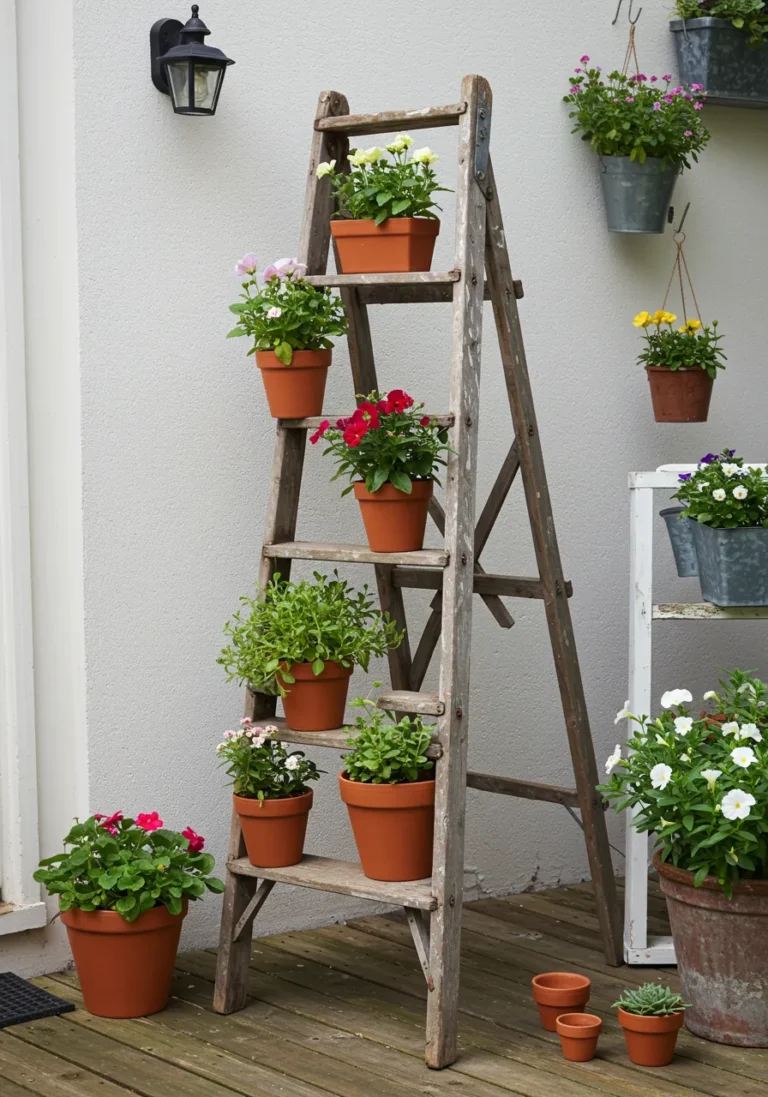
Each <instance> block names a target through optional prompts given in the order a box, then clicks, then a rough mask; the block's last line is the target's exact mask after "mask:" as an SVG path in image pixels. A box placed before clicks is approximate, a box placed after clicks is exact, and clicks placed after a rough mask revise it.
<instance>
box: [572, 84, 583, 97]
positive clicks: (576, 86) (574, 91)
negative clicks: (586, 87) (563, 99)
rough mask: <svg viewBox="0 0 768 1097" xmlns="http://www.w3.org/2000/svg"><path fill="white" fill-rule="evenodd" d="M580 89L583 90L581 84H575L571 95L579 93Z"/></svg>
mask: <svg viewBox="0 0 768 1097" xmlns="http://www.w3.org/2000/svg"><path fill="white" fill-rule="evenodd" d="M580 91H581V88H580V87H579V85H578V84H574V85H573V87H572V88H571V95H578V94H579V92H580Z"/></svg>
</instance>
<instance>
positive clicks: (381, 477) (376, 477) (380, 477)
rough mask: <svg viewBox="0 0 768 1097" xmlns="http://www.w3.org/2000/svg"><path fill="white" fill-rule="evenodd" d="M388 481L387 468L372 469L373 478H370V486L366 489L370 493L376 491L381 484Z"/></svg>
mask: <svg viewBox="0 0 768 1097" xmlns="http://www.w3.org/2000/svg"><path fill="white" fill-rule="evenodd" d="M388 479H389V469H388V468H377V469H374V472H373V476H372V477H371V480H370V486H369V487H368V490H369V491H370V492H374V491H378V490H379V488H380V487H381V486H382V484H386V482H387V480H388Z"/></svg>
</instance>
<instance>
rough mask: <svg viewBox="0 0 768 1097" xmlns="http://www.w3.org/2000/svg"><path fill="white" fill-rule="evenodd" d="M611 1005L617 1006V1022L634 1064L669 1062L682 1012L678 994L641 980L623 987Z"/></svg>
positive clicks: (655, 1065)
mask: <svg viewBox="0 0 768 1097" xmlns="http://www.w3.org/2000/svg"><path fill="white" fill-rule="evenodd" d="M613 1005H614V1008H618V1011H619V1024H620V1025H621V1027H622V1028H623V1029H624V1039H625V1040H626V1042H627V1051H628V1052H629V1057H630V1059H631V1060H632V1062H633V1063H636V1064H637V1066H640V1067H665V1066H666V1065H667V1063H671V1062H672V1059H673V1057H674V1054H675V1044H676V1043H677V1034H678V1032H679V1031H680V1028H681V1027H682V1024H683V1017H684V1015H685V1002H684V1001H683V999H682V998H681V997H680V995H679V994H673V993H672V991H671V990H670V989H669V987H662V986H660V985H659V984H658V983H644V984H643V985H642V986H641V987H635V988H634V990H625V991H624V993H623V994H622V995H621V997H620V998H619V1000H618V1001H617V1002H614V1003H613Z"/></svg>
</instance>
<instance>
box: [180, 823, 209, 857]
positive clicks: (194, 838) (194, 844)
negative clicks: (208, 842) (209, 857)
mask: <svg viewBox="0 0 768 1097" xmlns="http://www.w3.org/2000/svg"><path fill="white" fill-rule="evenodd" d="M181 836H182V838H186V839H187V841H188V842H189V851H190V853H202V851H203V849H204V848H205V838H203V836H202V834H197V833H195V831H194V830H192V827H187V828H186V830H182V832H181Z"/></svg>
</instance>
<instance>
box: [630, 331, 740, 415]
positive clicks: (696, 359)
mask: <svg viewBox="0 0 768 1097" xmlns="http://www.w3.org/2000/svg"><path fill="white" fill-rule="evenodd" d="M676 320H677V317H676V316H675V314H674V313H673V312H665V311H664V310H663V309H659V310H658V311H657V312H655V313H654V314H653V316H651V314H650V313H649V312H638V314H637V316H636V317H635V318H634V320H633V321H632V323H633V324H634V325H635V327H636V328H642V329H643V330H644V332H645V347H644V348H643V350H642V351H641V352H640V354H639V355H638V356H637V360H638V362H640V363H642V364H643V365H644V366H645V372H646V374H647V376H648V383H649V385H650V386H651V402H652V404H653V414H654V418H655V420H656V422H657V423H705V422H706V420H707V417H708V415H709V401H710V397H711V396H712V385H713V383H714V380H715V377H716V376H717V371H718V370H720V369H725V366H724V365H723V361H725V360H726V359H725V354H724V353H723V351H722V350H721V349H720V340H721V339H722V335H720V334H719V332H718V330H717V320H713V321H712V325H711V327H710V326H709V325H702V322H701V320H695V319H694V320H686V321H685V323H684V324H683V325H682V327H679V328H677V329H675V328H674V327H673V325H674V323H675V321H676ZM721 359H722V361H721Z"/></svg>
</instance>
